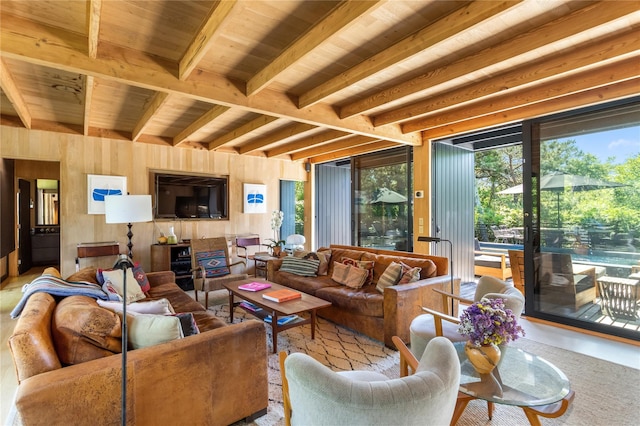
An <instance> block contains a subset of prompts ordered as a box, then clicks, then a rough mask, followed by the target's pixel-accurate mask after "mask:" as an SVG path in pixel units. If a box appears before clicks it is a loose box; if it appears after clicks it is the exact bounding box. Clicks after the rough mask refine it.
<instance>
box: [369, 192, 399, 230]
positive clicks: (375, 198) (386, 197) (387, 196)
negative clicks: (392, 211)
mask: <svg viewBox="0 0 640 426" xmlns="http://www.w3.org/2000/svg"><path fill="white" fill-rule="evenodd" d="M406 202H407V197H405V196H404V195H402V194H400V193H399V192H396V191H393V190H391V189H389V188H384V187H383V188H378V189H376V190H374V191H373V195H372V196H371V200H370V201H369V204H382V228H383V231H386V229H385V216H386V215H385V212H386V206H385V204H401V203H406Z"/></svg>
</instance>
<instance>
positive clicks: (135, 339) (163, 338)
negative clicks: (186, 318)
mask: <svg viewBox="0 0 640 426" xmlns="http://www.w3.org/2000/svg"><path fill="white" fill-rule="evenodd" d="M119 315H122V313H120V314H119ZM127 326H128V331H129V333H128V337H129V339H128V340H129V345H130V349H140V348H146V347H148V346H154V345H159V344H161V343H166V342H170V341H172V340H176V339H182V338H183V337H184V334H183V333H182V325H181V324H180V318H178V317H176V316H172V315H151V314H134V313H131V314H129V313H128V312H127Z"/></svg>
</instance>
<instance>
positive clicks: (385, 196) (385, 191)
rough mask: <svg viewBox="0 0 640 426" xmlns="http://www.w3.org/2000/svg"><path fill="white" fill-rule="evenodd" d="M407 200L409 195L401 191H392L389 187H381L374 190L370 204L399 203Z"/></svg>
mask: <svg viewBox="0 0 640 426" xmlns="http://www.w3.org/2000/svg"><path fill="white" fill-rule="evenodd" d="M406 201H407V197H405V196H404V195H402V194H400V193H399V192H396V191H392V190H391V189H389V188H379V189H376V190H375V191H373V196H372V197H371V201H369V203H370V204H376V203H385V204H399V203H404V202H406Z"/></svg>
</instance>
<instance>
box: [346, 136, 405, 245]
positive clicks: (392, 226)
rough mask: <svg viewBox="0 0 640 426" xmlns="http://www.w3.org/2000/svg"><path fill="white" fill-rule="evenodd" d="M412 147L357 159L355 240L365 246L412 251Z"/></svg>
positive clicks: (355, 166)
mask: <svg viewBox="0 0 640 426" xmlns="http://www.w3.org/2000/svg"><path fill="white" fill-rule="evenodd" d="M411 152H412V150H411V148H409V147H406V148H404V147H403V148H395V149H391V150H386V151H382V152H378V153H374V154H368V155H363V156H359V157H355V158H354V159H353V163H352V164H353V168H352V182H353V194H354V196H353V224H354V226H353V229H352V230H353V238H354V241H355V244H356V245H358V246H361V247H375V248H381V249H387V250H402V251H412V249H413V247H412V244H411V241H412V238H411V234H412V222H413V219H412V204H411V200H412V197H411V195H410V194H411V193H412V191H411V182H412V174H411V163H412V159H411Z"/></svg>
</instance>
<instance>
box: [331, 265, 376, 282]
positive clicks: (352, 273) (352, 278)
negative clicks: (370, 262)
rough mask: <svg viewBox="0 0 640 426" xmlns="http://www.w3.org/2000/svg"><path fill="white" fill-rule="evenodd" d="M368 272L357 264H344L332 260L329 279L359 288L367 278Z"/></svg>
mask: <svg viewBox="0 0 640 426" xmlns="http://www.w3.org/2000/svg"><path fill="white" fill-rule="evenodd" d="M368 275H369V272H368V271H367V270H366V269H362V268H358V267H357V266H352V265H345V264H343V263H338V262H333V274H332V275H331V279H332V280H334V281H335V282H337V283H339V284H342V285H346V286H347V287H350V288H360V287H362V286H363V285H364V282H365V281H366V280H367V276H368Z"/></svg>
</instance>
